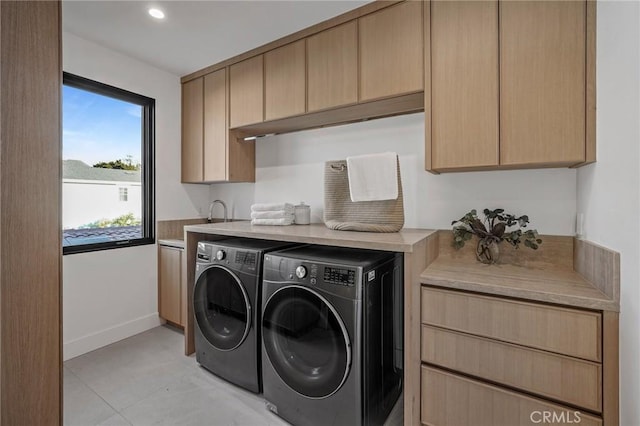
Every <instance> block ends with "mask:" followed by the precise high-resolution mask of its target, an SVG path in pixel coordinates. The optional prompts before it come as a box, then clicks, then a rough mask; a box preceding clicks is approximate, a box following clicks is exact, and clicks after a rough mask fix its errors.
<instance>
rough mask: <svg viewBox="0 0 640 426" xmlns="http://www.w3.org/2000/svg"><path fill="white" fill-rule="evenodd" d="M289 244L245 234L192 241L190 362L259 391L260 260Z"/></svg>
mask: <svg viewBox="0 0 640 426" xmlns="http://www.w3.org/2000/svg"><path fill="white" fill-rule="evenodd" d="M290 246H291V244H290V243H283V242H277V241H268V240H256V239H249V238H230V239H225V240H220V241H202V242H199V243H198V252H197V258H196V273H195V280H196V283H195V285H194V289H193V312H194V315H195V327H194V337H195V349H196V360H197V362H198V363H199V364H200V365H201V366H203V367H204V368H206V369H207V370H209V371H211V372H212V373H214V374H216V375H217V376H220V377H222V378H223V379H226V380H228V381H229V382H231V383H234V384H236V385H238V386H241V387H243V388H245V389H248V390H250V391H252V392H256V393H258V392H261V391H262V377H261V374H260V369H261V362H260V345H259V342H260V307H261V282H262V259H263V255H264V253H267V252H269V251H272V250H277V249H282V248H284V247H290Z"/></svg>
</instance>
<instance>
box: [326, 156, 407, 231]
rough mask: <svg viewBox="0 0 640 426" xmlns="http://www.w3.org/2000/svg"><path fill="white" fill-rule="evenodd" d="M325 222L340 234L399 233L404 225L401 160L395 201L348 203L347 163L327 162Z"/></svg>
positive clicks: (349, 198) (349, 197) (349, 199)
mask: <svg viewBox="0 0 640 426" xmlns="http://www.w3.org/2000/svg"><path fill="white" fill-rule="evenodd" d="M324 223H325V225H326V226H327V228H330V229H336V230H339V231H362V232H398V231H399V230H400V229H402V227H403V226H404V202H403V197H402V181H401V180H400V161H398V198H397V199H395V200H382V201H361V202H357V203H354V202H353V201H351V195H350V193H349V176H348V173H347V162H346V161H344V160H342V161H327V162H326V163H325V165H324Z"/></svg>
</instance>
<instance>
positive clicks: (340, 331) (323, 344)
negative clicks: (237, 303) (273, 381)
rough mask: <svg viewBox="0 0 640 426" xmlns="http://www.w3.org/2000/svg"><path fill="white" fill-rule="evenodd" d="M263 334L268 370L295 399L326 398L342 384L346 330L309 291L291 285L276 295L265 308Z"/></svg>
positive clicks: (346, 352) (346, 368) (347, 348)
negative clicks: (271, 367)
mask: <svg viewBox="0 0 640 426" xmlns="http://www.w3.org/2000/svg"><path fill="white" fill-rule="evenodd" d="M262 333H263V342H264V347H265V351H266V354H267V356H268V358H269V361H270V362H271V365H273V368H274V369H275V370H276V372H277V373H278V375H279V376H280V378H281V379H282V380H283V381H284V382H285V383H286V384H287V385H288V386H289V387H290V388H291V389H293V390H294V391H296V392H298V393H299V394H301V395H304V396H307V397H309V398H325V397H328V396H330V395H332V394H333V393H335V392H336V391H337V390H338V389H340V387H341V386H342V384H343V383H344V381H345V380H346V378H347V375H348V373H349V367H350V364H351V345H350V343H349V336H348V334H347V330H346V328H345V326H344V323H343V322H342V319H341V318H340V316H339V315H338V313H337V312H336V311H335V309H334V308H333V307H332V306H331V304H330V303H329V302H328V301H327V300H326V299H325V298H324V297H322V296H321V295H320V294H318V293H317V292H315V291H314V290H311V289H308V288H306V287H300V286H294V285H292V286H287V287H283V288H281V289H279V290H278V291H276V292H275V293H274V294H273V295H272V296H271V297H270V298H269V300H268V301H267V303H266V304H265V308H264V313H263V316H262Z"/></svg>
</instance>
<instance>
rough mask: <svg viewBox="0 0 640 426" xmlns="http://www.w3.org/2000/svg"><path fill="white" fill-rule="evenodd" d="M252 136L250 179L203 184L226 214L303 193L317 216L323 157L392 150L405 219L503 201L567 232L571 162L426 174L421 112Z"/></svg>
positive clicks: (424, 224) (425, 224)
mask: <svg viewBox="0 0 640 426" xmlns="http://www.w3.org/2000/svg"><path fill="white" fill-rule="evenodd" d="M256 144H257V145H256V183H251V184H215V185H211V198H212V199H215V198H220V199H222V200H223V201H225V202H227V203H228V204H229V209H230V211H231V212H232V213H233V217H234V218H244V219H246V218H249V215H250V206H251V204H252V203H254V202H271V201H273V202H276V201H289V202H294V203H297V202H299V201H305V202H306V203H307V204H309V205H310V206H311V215H312V217H311V220H312V222H322V206H323V204H324V202H323V197H324V189H323V179H324V162H325V161H328V160H339V159H344V158H345V157H346V156H349V155H359V154H366V153H374V152H384V151H395V152H397V153H398V154H399V155H400V168H401V171H402V182H403V191H404V199H405V226H406V227H419V228H449V227H450V226H451V221H452V220H454V219H457V218H459V217H461V216H463V215H464V214H465V213H466V212H467V211H469V210H471V209H474V208H475V209H477V210H479V211H482V209H484V208H485V207H488V208H497V207H503V208H505V209H507V210H508V211H512V212H513V213H514V214H528V215H529V217H530V219H531V222H532V226H533V227H534V228H537V229H538V231H540V232H541V233H545V234H559V235H573V233H574V223H575V213H576V171H575V170H571V169H547V170H519V171H499V172H495V171H493V172H469V173H450V174H441V175H432V174H430V173H427V172H425V171H424V114H423V113H419V114H411V115H404V116H398V117H391V118H385V119H380V120H371V121H366V122H362V123H358V124H351V125H345V126H338V127H330V128H325V129H317V130H309V131H305V132H297V133H290V134H284V135H278V136H273V137H270V138H264V139H259V140H258V141H256Z"/></svg>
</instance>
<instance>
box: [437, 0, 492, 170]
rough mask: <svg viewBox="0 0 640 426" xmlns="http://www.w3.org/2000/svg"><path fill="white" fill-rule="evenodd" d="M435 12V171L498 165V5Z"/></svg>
mask: <svg viewBox="0 0 640 426" xmlns="http://www.w3.org/2000/svg"><path fill="white" fill-rule="evenodd" d="M425 7H429V5H428V4H427V5H425ZM430 12H431V108H432V110H431V120H432V127H431V129H429V128H427V129H426V131H429V130H431V140H432V142H431V150H432V151H431V155H432V169H434V170H438V169H456V168H465V167H487V166H497V165H498V161H499V158H498V137H499V130H498V115H499V112H498V98H499V90H498V3H497V1H433V2H431V11H430ZM427 140H428V138H427ZM427 149H429V147H428V146H427Z"/></svg>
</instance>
